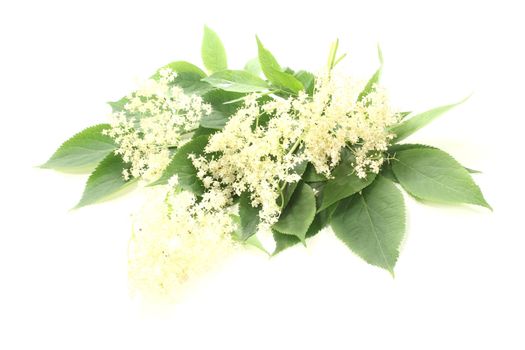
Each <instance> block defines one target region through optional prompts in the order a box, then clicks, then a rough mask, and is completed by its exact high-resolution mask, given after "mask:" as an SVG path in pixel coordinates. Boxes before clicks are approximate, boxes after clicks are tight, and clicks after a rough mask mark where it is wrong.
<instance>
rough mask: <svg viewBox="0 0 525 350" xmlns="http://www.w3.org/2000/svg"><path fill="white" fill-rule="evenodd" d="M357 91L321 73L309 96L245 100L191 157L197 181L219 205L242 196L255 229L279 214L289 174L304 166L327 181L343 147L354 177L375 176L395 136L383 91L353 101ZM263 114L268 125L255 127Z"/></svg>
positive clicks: (360, 86)
mask: <svg viewBox="0 0 525 350" xmlns="http://www.w3.org/2000/svg"><path fill="white" fill-rule="evenodd" d="M363 88H364V85H363V84H361V83H358V82H356V81H354V80H353V79H350V78H348V77H345V76H339V75H333V74H332V73H330V74H329V73H326V74H324V75H320V76H318V77H317V80H316V86H315V90H314V93H313V96H312V97H309V96H308V95H307V94H306V93H304V92H300V93H299V95H298V96H297V97H290V98H288V99H283V98H280V97H277V96H274V99H273V100H270V101H267V102H263V103H259V102H258V101H257V96H256V95H250V96H248V97H247V98H246V99H245V105H244V107H243V108H241V109H240V110H238V111H237V112H236V113H235V114H234V115H233V116H232V117H231V118H230V120H229V121H228V122H227V123H226V125H225V127H224V128H223V130H222V131H221V132H218V133H216V134H214V135H212V136H211V138H210V140H209V142H208V145H207V146H206V148H205V153H206V154H208V156H199V157H196V156H190V158H191V159H192V161H193V165H194V166H195V167H196V168H197V170H198V173H197V176H198V177H199V178H200V179H201V180H202V182H203V184H204V186H205V188H206V189H207V191H213V192H217V193H220V196H221V199H222V204H221V205H227V204H230V203H231V202H232V200H231V197H232V196H234V195H240V194H241V193H242V192H245V191H248V192H249V193H250V196H251V204H252V206H254V207H256V206H259V207H260V212H259V216H260V218H261V225H265V226H270V225H272V224H273V223H275V222H276V221H277V220H278V218H279V215H280V213H281V210H282V207H281V205H280V204H281V203H282V196H283V195H282V190H283V188H284V186H285V185H286V184H288V183H292V182H296V181H299V180H300V175H298V174H297V173H296V172H295V171H294V169H295V168H296V166H297V165H298V164H300V163H302V162H304V161H308V162H310V163H312V164H313V166H314V167H315V169H316V171H317V172H318V173H321V174H324V175H326V176H327V177H330V176H331V171H332V170H333V168H334V167H335V166H336V165H337V164H338V163H339V162H340V160H341V152H342V150H343V149H344V148H345V147H346V148H348V149H349V150H351V151H352V154H353V159H354V163H353V166H354V172H355V173H356V175H357V176H358V177H360V178H365V177H366V176H367V173H368V172H374V173H378V172H379V170H380V167H381V165H382V163H383V152H384V151H386V150H387V147H388V145H389V142H390V141H391V139H392V138H393V136H394V135H392V134H391V133H390V132H389V131H388V127H389V126H390V125H393V124H395V123H397V122H398V119H399V118H398V114H396V113H395V112H393V111H392V110H391V108H390V105H389V101H388V98H387V95H386V92H385V91H384V90H383V89H381V88H380V87H379V86H374V87H373V89H372V91H371V92H370V93H369V94H367V95H366V96H365V97H363V98H360V96H359V95H360V92H361V91H362V90H363ZM265 115H269V116H270V118H269V121H268V122H267V124H266V125H264V126H261V125H259V122H260V119H261V117H263V116H265ZM219 206H220V205H219ZM263 228H264V227H262V226H260V229H263Z"/></svg>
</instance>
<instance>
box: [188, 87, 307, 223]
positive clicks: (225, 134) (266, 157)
mask: <svg viewBox="0 0 525 350" xmlns="http://www.w3.org/2000/svg"><path fill="white" fill-rule="evenodd" d="M263 107H264V106H263ZM262 116H263V111H262V110H261V107H260V106H259V104H258V103H257V99H256V96H254V95H251V96H249V97H248V98H247V99H246V102H245V106H244V108H241V109H239V110H238V111H237V113H235V114H234V115H233V116H232V117H231V119H230V120H229V121H228V123H227V124H226V126H225V127H224V129H223V130H222V131H221V132H218V133H216V134H214V135H212V136H211V138H210V140H209V141H208V144H207V146H206V148H205V152H206V153H207V154H212V156H211V159H206V157H204V156H200V157H193V158H192V160H193V164H194V165H195V167H196V168H197V169H198V174H197V175H198V176H199V177H200V178H201V180H202V182H203V183H204V186H205V187H206V188H207V191H212V192H213V193H222V197H223V198H231V197H232V196H233V195H240V194H241V193H242V192H244V191H249V192H250V193H251V200H252V205H253V206H254V207H255V206H260V207H261V211H260V213H259V216H260V218H261V221H262V223H263V224H267V225H271V224H273V223H275V222H276V221H277V219H278V217H279V214H280V212H281V208H280V205H279V204H278V199H279V195H280V193H281V191H282V186H283V184H285V183H290V182H296V181H298V180H299V179H300V176H299V175H298V174H296V173H295V172H294V171H293V170H294V168H295V167H296V166H297V165H298V163H300V162H301V161H302V160H303V157H302V156H301V155H297V154H295V153H294V148H296V146H295V147H294V145H298V142H299V140H300V136H301V133H302V130H301V125H300V124H299V121H298V120H296V119H294V118H292V117H291V116H287V115H285V114H284V113H283V114H280V115H278V117H275V118H274V117H272V118H270V120H269V121H268V124H267V125H265V126H261V125H259V122H260V120H259V119H260V118H262ZM223 202H224V203H225V204H227V203H230V202H231V199H230V200H229V201H228V200H225V201H223Z"/></svg>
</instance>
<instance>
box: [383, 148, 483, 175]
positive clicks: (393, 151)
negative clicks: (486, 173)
mask: <svg viewBox="0 0 525 350" xmlns="http://www.w3.org/2000/svg"><path fill="white" fill-rule="evenodd" d="M415 148H426V149H437V148H436V147H433V146H429V145H423V144H420V143H398V144H395V145H392V146H391V147H390V148H389V149H388V152H389V154H390V157H392V158H395V156H396V152H399V151H404V150H407V149H415ZM391 168H392V167H391V164H385V165H383V170H382V172H384V173H383V176H385V177H387V178H388V179H390V180H392V181H394V182H398V181H397V179H396V178H395V175H394V174H393V173H392V170H391ZM464 168H465V170H467V171H468V172H469V173H471V174H481V171H479V170H475V169H470V168H467V167H465V166H464Z"/></svg>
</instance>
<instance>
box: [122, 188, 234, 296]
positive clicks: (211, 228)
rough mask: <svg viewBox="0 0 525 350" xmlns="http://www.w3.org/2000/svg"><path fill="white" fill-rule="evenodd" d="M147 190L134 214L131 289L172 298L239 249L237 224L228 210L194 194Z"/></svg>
mask: <svg viewBox="0 0 525 350" xmlns="http://www.w3.org/2000/svg"><path fill="white" fill-rule="evenodd" d="M149 191H150V194H149V197H148V199H147V201H146V203H145V205H144V207H143V208H142V210H141V211H140V212H139V213H138V214H137V215H136V216H135V218H134V233H133V237H132V239H131V241H130V250H129V279H130V287H131V290H132V291H133V292H138V293H139V294H140V295H141V296H143V297H145V298H147V299H150V300H159V301H162V300H170V299H172V298H174V297H176V296H180V295H181V292H182V291H183V290H184V288H186V287H187V286H188V284H189V283H191V281H193V280H194V279H195V278H196V277H198V276H202V275H203V274H205V273H206V272H207V271H209V270H211V269H212V268H213V267H215V266H216V265H217V264H218V263H220V262H221V261H223V260H224V259H225V258H226V257H227V256H228V255H230V254H231V253H233V252H234V251H235V248H236V245H235V243H234V241H233V240H232V238H231V232H232V231H233V230H234V229H235V223H234V222H233V220H232V218H231V215H230V214H231V212H230V211H228V210H225V211H208V210H206V209H205V208H203V206H201V205H200V203H197V201H196V197H195V195H193V194H192V193H190V192H187V191H177V190H171V191H169V192H168V193H167V194H166V192H165V190H164V189H162V188H160V189H158V188H155V189H150V190H149Z"/></svg>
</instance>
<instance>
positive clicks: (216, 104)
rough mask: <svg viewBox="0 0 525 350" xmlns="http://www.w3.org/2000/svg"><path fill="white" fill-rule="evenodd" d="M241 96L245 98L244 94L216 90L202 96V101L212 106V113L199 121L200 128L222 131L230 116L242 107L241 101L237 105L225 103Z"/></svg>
mask: <svg viewBox="0 0 525 350" xmlns="http://www.w3.org/2000/svg"><path fill="white" fill-rule="evenodd" d="M241 96H245V94H241V93H236V92H230V91H224V90H217V89H215V90H211V91H208V92H207V93H206V94H204V95H203V96H202V99H203V100H204V102H206V103H209V104H211V105H212V107H213V111H212V113H211V114H210V115H207V116H204V117H203V118H202V119H201V122H200V124H201V126H203V127H206V128H211V129H222V128H223V127H224V125H225V124H226V123H227V122H228V120H229V119H230V116H231V115H232V114H234V113H235V112H236V111H237V110H238V109H239V108H240V107H241V106H242V101H239V102H237V103H226V102H229V101H232V100H234V99H237V98H239V97H241Z"/></svg>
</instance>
